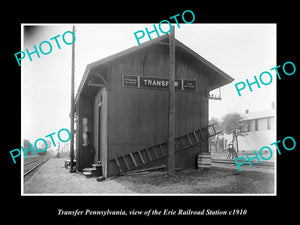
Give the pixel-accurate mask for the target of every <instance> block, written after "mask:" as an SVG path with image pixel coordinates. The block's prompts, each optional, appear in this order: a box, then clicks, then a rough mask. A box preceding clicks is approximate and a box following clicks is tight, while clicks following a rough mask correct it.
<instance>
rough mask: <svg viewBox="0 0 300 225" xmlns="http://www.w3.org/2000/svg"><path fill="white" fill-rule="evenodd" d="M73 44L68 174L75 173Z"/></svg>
mask: <svg viewBox="0 0 300 225" xmlns="http://www.w3.org/2000/svg"><path fill="white" fill-rule="evenodd" d="M73 34H74V35H75V26H73ZM74 61H75V42H74V43H73V45H72V73H71V116H70V126H71V131H70V132H71V140H70V142H71V143H70V173H72V172H75V169H74V168H73V166H74V108H75V106H74V67H75V62H74Z"/></svg>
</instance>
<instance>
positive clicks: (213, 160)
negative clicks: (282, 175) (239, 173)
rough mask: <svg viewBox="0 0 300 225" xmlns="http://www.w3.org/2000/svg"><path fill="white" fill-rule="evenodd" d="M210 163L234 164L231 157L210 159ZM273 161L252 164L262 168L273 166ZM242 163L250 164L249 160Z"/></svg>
mask: <svg viewBox="0 0 300 225" xmlns="http://www.w3.org/2000/svg"><path fill="white" fill-rule="evenodd" d="M212 163H223V164H232V165H236V163H235V161H234V160H233V159H212ZM274 164H275V163H274V162H264V161H261V162H260V163H258V162H252V165H253V166H255V167H264V168H274ZM244 165H247V166H250V164H249V162H246V163H245V164H244Z"/></svg>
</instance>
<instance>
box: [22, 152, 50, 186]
mask: <svg viewBox="0 0 300 225" xmlns="http://www.w3.org/2000/svg"><path fill="white" fill-rule="evenodd" d="M48 160H49V158H44V157H43V158H37V159H33V160H31V161H29V162H25V163H24V175H23V176H24V180H25V181H27V180H29V178H30V177H31V175H33V174H34V172H35V171H37V169H38V168H39V167H40V166H41V165H43V164H44V163H45V162H47V161H48Z"/></svg>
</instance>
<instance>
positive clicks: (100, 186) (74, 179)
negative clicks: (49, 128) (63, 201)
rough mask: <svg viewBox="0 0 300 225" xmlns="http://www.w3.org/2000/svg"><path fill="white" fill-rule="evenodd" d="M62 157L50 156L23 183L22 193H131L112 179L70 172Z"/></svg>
mask: <svg viewBox="0 0 300 225" xmlns="http://www.w3.org/2000/svg"><path fill="white" fill-rule="evenodd" d="M64 160H65V159H64V158H59V159H56V158H52V159H49V161H48V162H46V163H45V164H44V165H43V166H42V167H41V168H40V170H39V171H38V172H36V173H35V174H34V175H33V176H32V178H31V179H30V180H29V181H28V182H27V183H25V185H24V194H32V193H34V194H95V193H97V194H110V193H116V194H119V193H120V194H122V193H132V191H130V190H129V189H128V188H126V187H124V186H123V185H122V184H120V183H117V182H116V181H114V180H107V181H102V182H98V181H97V180H96V179H95V178H86V177H85V176H84V175H81V174H77V173H70V172H69V170H66V169H65V168H64Z"/></svg>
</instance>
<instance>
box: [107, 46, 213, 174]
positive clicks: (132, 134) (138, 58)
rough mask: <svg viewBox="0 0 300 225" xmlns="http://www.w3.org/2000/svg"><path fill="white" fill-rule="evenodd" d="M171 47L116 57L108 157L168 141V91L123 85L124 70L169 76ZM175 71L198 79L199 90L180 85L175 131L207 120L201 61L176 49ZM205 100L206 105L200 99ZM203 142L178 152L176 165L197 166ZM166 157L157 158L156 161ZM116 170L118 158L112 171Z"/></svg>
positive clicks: (178, 133) (181, 131) (185, 130)
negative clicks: (191, 90)
mask: <svg viewBox="0 0 300 225" xmlns="http://www.w3.org/2000/svg"><path fill="white" fill-rule="evenodd" d="M168 54H169V52H168V48H161V46H158V45H157V46H153V47H152V48H147V49H144V50H142V51H139V52H137V53H136V54H134V55H130V56H128V57H126V58H122V59H120V60H114V62H113V63H111V64H110V65H111V69H110V70H109V71H110V74H108V76H109V77H110V82H111V84H109V86H110V87H111V88H110V90H109V92H108V117H109V120H108V161H109V160H112V159H114V158H116V157H119V156H122V155H126V154H129V153H131V152H136V151H138V150H141V149H144V148H146V147H150V146H153V145H156V144H159V143H163V142H167V141H168V104H169V103H168V91H167V90H160V89H146V88H145V89H143V88H127V87H123V86H122V77H123V75H139V76H153V77H155V76H156V77H166V78H168V76H169V75H168V71H169V68H168V66H169V64H168V61H169V55H168ZM176 77H177V78H179V79H197V92H189V91H176V96H175V98H176V99H175V101H176V109H175V131H176V132H175V136H176V137H177V136H182V135H185V134H186V133H188V132H191V131H193V130H196V129H199V128H201V127H203V126H207V125H208V114H207V112H206V110H208V107H207V104H208V99H207V97H206V90H207V87H206V85H208V82H207V79H206V78H205V76H204V75H201V74H200V73H199V72H197V70H196V66H195V65H194V64H193V63H192V62H191V61H188V60H186V59H185V55H184V54H183V52H180V51H179V52H178V53H177V55H176ZM201 104H203V105H201ZM206 145H207V144H205V143H204V144H201V145H199V146H200V147H199V146H198V147H194V148H192V149H190V150H189V151H182V152H180V153H177V154H176V156H175V162H176V167H182V168H193V167H194V166H195V163H194V162H195V156H196V154H197V152H199V151H203V152H207V151H208V148H207V146H206ZM159 163H162V161H161V162H153V163H152V164H153V165H156V164H159ZM116 172H117V168H116V166H115V163H114V162H111V163H109V165H108V174H109V175H112V174H115V173H116Z"/></svg>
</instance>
